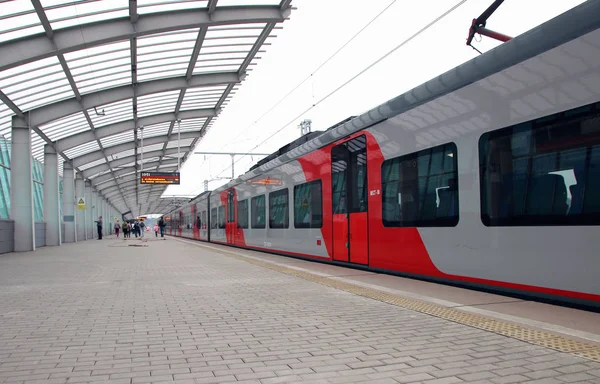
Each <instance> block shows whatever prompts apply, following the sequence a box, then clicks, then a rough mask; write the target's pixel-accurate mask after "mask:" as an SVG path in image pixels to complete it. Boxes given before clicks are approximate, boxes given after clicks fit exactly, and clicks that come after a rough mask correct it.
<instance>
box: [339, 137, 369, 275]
mask: <svg viewBox="0 0 600 384" xmlns="http://www.w3.org/2000/svg"><path fill="white" fill-rule="evenodd" d="M331 176H332V183H333V186H332V189H331V192H332V201H333V259H334V260H337V261H347V262H350V263H357V264H369V242H368V240H369V239H368V236H369V235H368V233H369V231H368V227H367V226H368V220H367V190H368V188H367V139H366V136H365V135H361V136H358V137H355V138H354V139H351V140H348V141H346V142H344V143H342V144H339V145H336V146H335V147H333V148H332V150H331Z"/></svg>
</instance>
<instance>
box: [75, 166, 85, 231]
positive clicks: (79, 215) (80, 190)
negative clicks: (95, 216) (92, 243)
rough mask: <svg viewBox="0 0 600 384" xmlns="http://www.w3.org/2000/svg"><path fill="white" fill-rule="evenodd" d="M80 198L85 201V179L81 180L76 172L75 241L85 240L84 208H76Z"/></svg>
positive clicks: (79, 174)
mask: <svg viewBox="0 0 600 384" xmlns="http://www.w3.org/2000/svg"><path fill="white" fill-rule="evenodd" d="M80 199H83V201H84V202H85V181H84V180H83V175H82V174H81V173H79V172H77V176H75V205H76V206H75V215H76V219H75V224H76V228H77V241H83V240H85V210H84V209H79V208H77V204H78V203H79V200H80Z"/></svg>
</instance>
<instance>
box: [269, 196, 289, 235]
mask: <svg viewBox="0 0 600 384" xmlns="http://www.w3.org/2000/svg"><path fill="white" fill-rule="evenodd" d="M288 200H289V197H288V190H287V188H285V189H281V190H279V191H275V192H271V193H269V228H289V226H290V217H289V207H288Z"/></svg>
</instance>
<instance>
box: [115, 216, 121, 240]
mask: <svg viewBox="0 0 600 384" xmlns="http://www.w3.org/2000/svg"><path fill="white" fill-rule="evenodd" d="M120 231H121V223H119V220H117V222H116V223H115V234H116V235H117V239H118V238H119V232H120Z"/></svg>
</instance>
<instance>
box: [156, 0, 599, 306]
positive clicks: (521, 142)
mask: <svg viewBox="0 0 600 384" xmlns="http://www.w3.org/2000/svg"><path fill="white" fill-rule="evenodd" d="M599 14H600V1H596V0H593V1H588V2H586V3H583V4H581V5H579V6H577V7H575V8H573V9H571V10H569V11H567V12H565V13H563V14H561V15H559V16H557V17H555V18H553V19H551V20H549V21H547V22H545V23H544V24H541V25H540V26H538V27H536V28H534V29H532V30H530V31H528V32H526V33H524V34H522V35H519V36H517V37H515V38H514V39H512V40H510V41H508V42H506V43H504V44H502V45H499V46H498V47H496V48H494V49H493V50H491V51H489V52H486V53H485V54H482V55H480V56H478V57H476V58H474V59H472V60H470V61H468V62H466V63H464V64H462V65H460V66H458V67H456V68H454V69H452V70H450V71H448V72H446V73H444V74H442V75H440V76H438V77H435V78H433V79H432V80H430V81H428V82H426V83H425V84H423V85H421V86H419V87H417V88H414V89H412V90H410V91H408V92H405V93H403V94H401V95H399V96H397V97H395V98H393V99H391V100H389V101H387V102H385V103H383V104H381V105H378V106H376V107H375V108H373V109H371V110H369V111H367V112H365V113H363V114H360V115H358V116H351V117H349V118H348V119H345V120H344V121H341V122H340V123H338V124H335V125H334V126H332V127H329V128H327V129H325V130H322V131H314V132H310V133H308V134H306V135H304V136H302V137H300V138H299V139H297V140H295V141H294V142H291V143H289V144H287V145H286V146H284V147H282V148H280V149H279V150H278V151H275V152H274V153H273V154H271V155H270V156H268V157H266V158H264V159H263V160H261V161H259V162H258V163H256V164H255V165H254V166H252V167H251V168H250V170H248V171H247V172H246V173H244V174H243V175H241V176H239V177H237V178H236V179H235V180H232V181H230V182H228V183H227V184H225V185H223V186H221V187H219V188H216V189H215V190H212V191H206V192H203V193H201V194H200V195H198V196H197V197H196V198H194V199H192V200H190V201H189V203H187V204H184V205H182V206H180V207H177V208H176V209H174V210H173V211H171V212H169V213H167V214H166V215H165V218H166V222H167V228H166V232H167V234H170V235H173V236H179V237H184V238H190V239H196V240H201V241H207V242H211V243H217V244H225V245H230V246H235V247H239V248H244V249H250V250H258V251H265V252H270V253H274V254H279V255H283V256H291V257H299V258H303V259H307V260H316V261H321V262H326V263H333V264H336V265H346V266H350V267H355V268H361V269H366V270H370V271H374V272H378V273H388V274H395V275H400V276H406V277H411V278H417V279H424V280H428V281H434V282H438V283H444V284H451V285H458V286H462V287H469V288H472V289H481V290H486V291H492V292H497V293H501V294H505V295H508V296H513V295H517V296H526V297H528V298H532V299H534V300H542V301H552V302H556V303H559V304H562V305H575V306H578V307H579V306H580V307H585V308H592V309H598V308H600V277H599V276H600V275H599V273H600V236H599V235H600V227H599V225H600V68H599V67H600V29H599V27H600V19H599V18H597V17H593V16H592V15H599ZM376 91H377V89H376V85H374V87H373V90H372V92H376Z"/></svg>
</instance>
